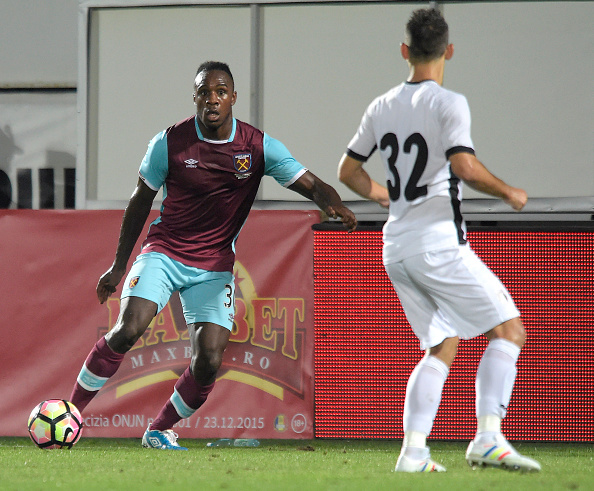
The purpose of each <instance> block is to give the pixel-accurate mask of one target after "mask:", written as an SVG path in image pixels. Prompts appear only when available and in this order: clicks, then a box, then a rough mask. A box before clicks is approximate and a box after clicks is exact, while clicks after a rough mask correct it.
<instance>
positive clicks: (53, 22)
mask: <svg viewBox="0 0 594 491" xmlns="http://www.w3.org/2000/svg"><path fill="white" fill-rule="evenodd" d="M0 47H1V48H0V89H1V88H20V87H26V88H30V87H76V81H77V77H78V63H77V53H78V0H24V1H23V0H2V1H0Z"/></svg>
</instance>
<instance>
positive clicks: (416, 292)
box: [385, 246, 520, 350]
mask: <svg viewBox="0 0 594 491" xmlns="http://www.w3.org/2000/svg"><path fill="white" fill-rule="evenodd" d="M385 268H386V272H387V273H388V276H389V277H390V280H391V281H392V284H393V285H394V289H395V290H396V293H397V294H398V298H399V300H400V303H401V305H402V308H403V309H404V313H405V314H406V318H407V320H408V322H409V323H410V325H411V327H412V330H413V332H414V333H415V335H416V336H417V337H418V338H419V341H420V343H421V349H422V350H426V349H428V348H432V347H434V346H437V345H438V344H440V343H441V342H442V341H443V340H444V339H446V338H451V337H456V336H457V337H459V338H461V339H471V338H474V337H477V336H479V335H481V334H484V333H486V332H487V331H490V330H491V329H493V328H494V327H496V326H498V325H499V324H501V323H503V322H505V321H508V320H510V319H513V318H515V317H519V316H520V312H519V311H518V309H517V308H516V306H515V304H514V301H513V299H512V297H511V295H510V294H509V292H508V291H507V289H506V288H505V286H503V283H501V281H500V280H499V278H497V276H495V274H494V273H493V272H492V271H491V270H490V269H489V268H487V266H486V265H485V264H484V263H483V262H482V261H481V260H480V259H479V258H478V256H477V255H476V254H475V253H474V252H473V251H472V249H470V247H468V246H460V248H458V249H447V250H442V251H435V252H427V253H424V254H418V255H416V256H412V257H409V258H406V259H404V260H403V261H400V262H396V263H392V264H386V265H385Z"/></svg>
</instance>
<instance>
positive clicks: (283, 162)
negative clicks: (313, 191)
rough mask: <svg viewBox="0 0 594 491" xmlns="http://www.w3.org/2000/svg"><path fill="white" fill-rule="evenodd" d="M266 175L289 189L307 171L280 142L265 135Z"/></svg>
mask: <svg viewBox="0 0 594 491" xmlns="http://www.w3.org/2000/svg"><path fill="white" fill-rule="evenodd" d="M264 163H265V169H264V174H265V175H267V176H270V177H274V179H275V180H276V182H278V183H279V184H280V185H281V186H284V187H288V186H290V185H291V184H293V183H294V182H295V181H296V180H297V179H299V178H300V177H301V176H302V175H303V174H305V172H307V169H306V168H305V167H304V166H303V165H301V164H300V163H299V162H297V160H295V158H294V157H293V156H292V155H291V153H290V152H289V150H288V149H287V147H285V146H284V145H283V144H282V143H281V142H280V141H278V140H276V139H274V138H272V137H271V136H269V135H268V134H266V133H264Z"/></svg>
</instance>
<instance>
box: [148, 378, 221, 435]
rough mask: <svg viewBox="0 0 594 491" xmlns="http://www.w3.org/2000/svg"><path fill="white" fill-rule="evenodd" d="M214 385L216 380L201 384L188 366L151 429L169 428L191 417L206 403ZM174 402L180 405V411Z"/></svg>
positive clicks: (161, 429)
mask: <svg viewBox="0 0 594 491" xmlns="http://www.w3.org/2000/svg"><path fill="white" fill-rule="evenodd" d="M213 387H214V382H213V383H212V384H210V385H204V386H202V385H199V384H198V382H196V380H195V379H194V376H193V375H192V372H191V371H190V367H188V368H186V371H185V372H184V373H183V374H182V376H181V377H180V378H179V379H178V381H177V382H176V383H175V391H174V392H173V395H172V396H171V397H170V399H169V400H168V401H167V402H166V403H165V405H164V406H163V408H162V409H161V411H160V412H159V414H158V415H157V417H156V419H155V421H153V422H152V423H151V425H150V429H151V430H159V431H164V430H168V429H170V428H172V427H173V425H174V424H175V423H177V422H178V421H180V420H181V419H183V418H189V417H190V416H191V415H192V414H194V412H195V411H196V410H197V409H198V408H199V407H200V406H202V404H204V402H205V401H206V398H207V397H208V394H210V392H211V391H212V389H213ZM180 399H181V400H180ZM174 404H176V405H177V406H178V409H179V412H178V409H176V407H175V405H174ZM180 406H181V407H180ZM180 413H181V414H180Z"/></svg>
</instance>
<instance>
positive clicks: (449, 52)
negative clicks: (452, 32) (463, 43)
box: [445, 43, 454, 60]
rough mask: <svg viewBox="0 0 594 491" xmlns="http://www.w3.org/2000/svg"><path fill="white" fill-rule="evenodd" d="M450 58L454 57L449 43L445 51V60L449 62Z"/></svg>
mask: <svg viewBox="0 0 594 491" xmlns="http://www.w3.org/2000/svg"><path fill="white" fill-rule="evenodd" d="M452 56H454V45H453V44H451V43H450V44H448V45H447V47H446V50H445V59H446V60H449V59H450V58H451V57H452Z"/></svg>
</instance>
